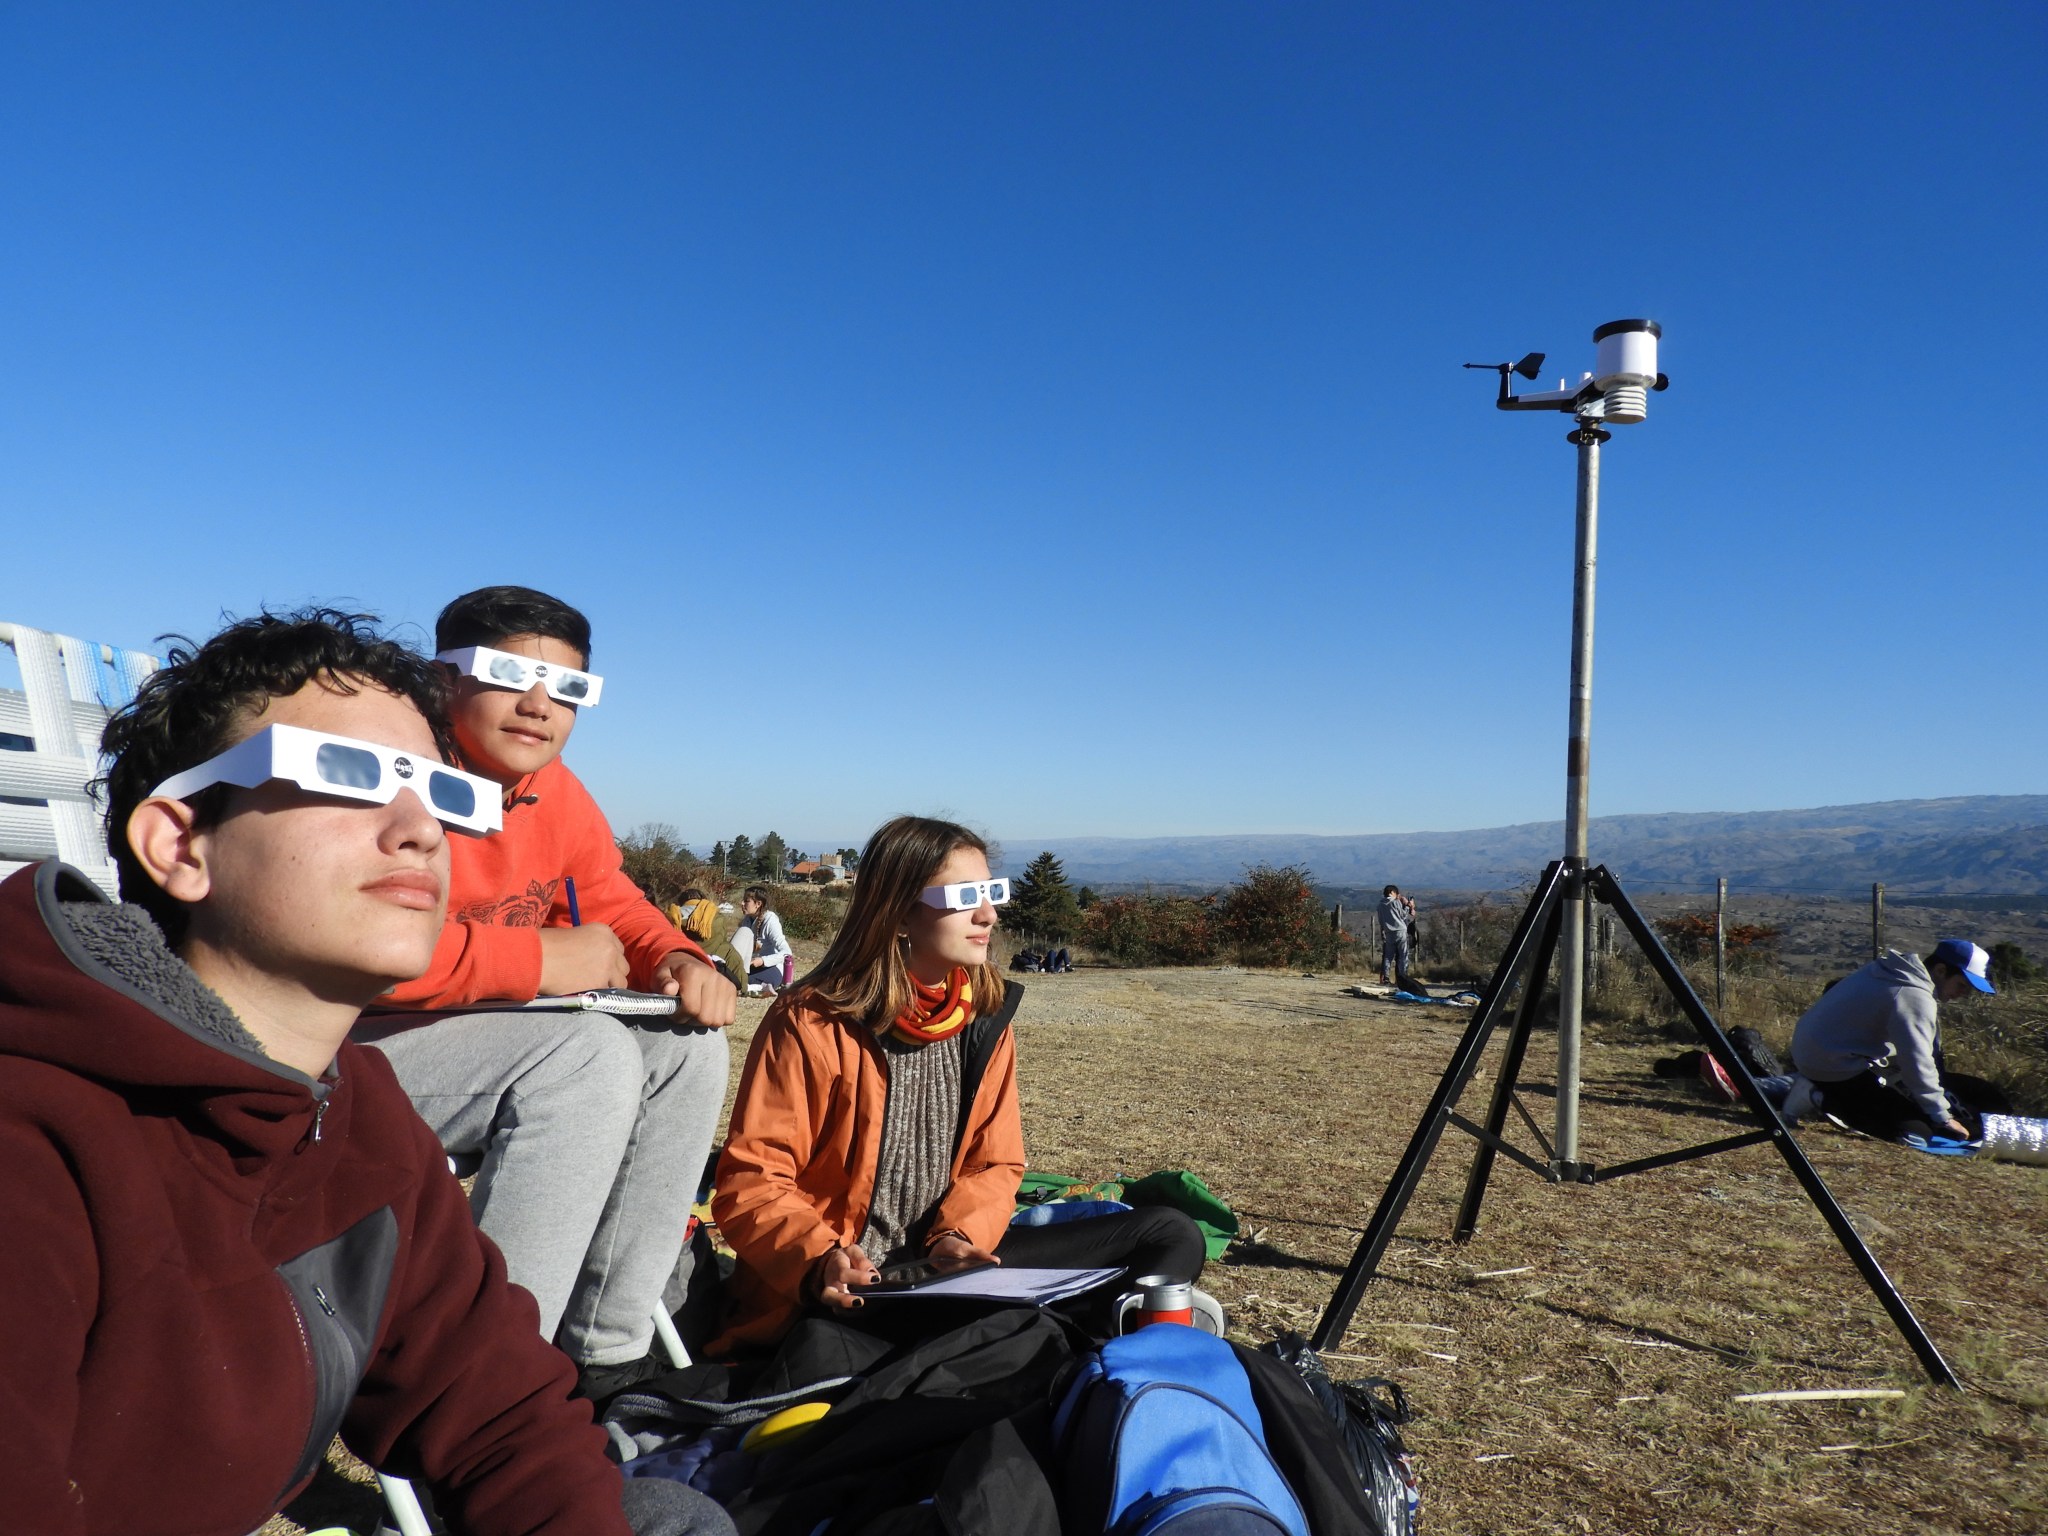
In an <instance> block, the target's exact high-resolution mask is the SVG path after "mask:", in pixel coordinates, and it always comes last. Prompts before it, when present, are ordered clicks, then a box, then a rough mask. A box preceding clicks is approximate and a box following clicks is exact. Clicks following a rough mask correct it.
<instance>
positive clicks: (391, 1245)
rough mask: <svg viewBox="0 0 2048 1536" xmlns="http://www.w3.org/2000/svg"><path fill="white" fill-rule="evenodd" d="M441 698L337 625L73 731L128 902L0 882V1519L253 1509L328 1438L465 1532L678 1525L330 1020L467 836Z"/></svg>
mask: <svg viewBox="0 0 2048 1536" xmlns="http://www.w3.org/2000/svg"><path fill="white" fill-rule="evenodd" d="M441 692H442V686H441V680H440V679H439V677H437V676H436V675H435V672H434V671H433V669H432V668H431V667H430V666H429V665H428V664H427V663H426V662H424V661H422V660H421V659H420V658H418V657H417V656H415V655H413V654H412V653H411V652H410V651H407V650H405V649H404V648H403V647H401V646H399V645H396V644H394V643H393V642H391V641H389V640H385V639H383V638H381V637H380V636H378V635H377V633H376V632H375V630H374V629H373V628H371V627H370V623H369V621H368V620H367V619H365V618H363V617H362V616H358V615H348V614H338V613H331V612H325V611H316V612H308V613H302V614H294V615H287V616H277V615H268V614H266V615H264V616H262V617H260V618H255V619H249V620H244V621H242V622H240V623H237V624H234V625H231V626H229V627H228V628H227V629H226V630H224V631H222V632H221V633H220V634H219V635H216V636H215V637H214V638H213V639H212V640H209V641H208V642H207V643H206V644H205V645H203V646H199V647H197V648H196V649H194V650H186V649H183V648H177V649H174V650H173V651H172V652H171V660H170V664H169V665H168V666H166V667H164V668H162V669H161V670H159V671H158V672H157V673H155V674H154V675H153V676H152V677H150V678H149V679H148V680H147V682H145V683H144V685H143V687H142V689H141V690H140V692H139V694H138V696H137V697H136V700H135V702H134V703H132V704H130V705H129V706H127V707H126V708H125V709H123V710H122V711H121V712H120V713H119V714H117V715H116V716H115V717H114V719H113V720H112V721H111V722H109V724H108V726H107V729H106V733H105V737H104V746H105V750H106V753H107V755H108V757H109V759H110V766H109V769H108V772H107V776H106V778H105V780H104V786H105V789H106V800H107V831H108V843H109V846H110V848H111V849H112V851H113V854H114V858H115V862H116V864H117V867H118V869H119V872H120V880H121V889H122V894H123V896H124V897H126V898H127V900H128V901H129V902H130V903H132V905H124V906H114V905H111V904H109V903H108V902H106V901H105V900H104V898H102V897H101V896H100V894H99V893H98V891H97V890H96V889H95V888H94V887H93V886H92V885H91V884H89V883H88V882H87V881H86V879H85V878H84V877H83V876H81V875H79V874H78V873H77V872H75V871H73V870H70V869H67V868H66V867H65V866H63V865H61V864H59V863H58V862H57V861H56V860H54V859H53V860H49V861H47V862H45V863H43V864H40V865H37V866H35V867H33V868H31V869H25V870H21V871H19V872H17V873H16V874H15V875H13V876H11V877H10V878H9V879H7V880H6V881H5V882H4V883H0V932H4V933H5V934H6V935H7V943H6V946H5V949H4V951H0V1168H4V1169H5V1170H6V1172H5V1176H4V1177H0V1233H4V1234H5V1240H4V1241H0V1423H4V1424H5V1425H6V1426H7V1428H6V1432H5V1433H4V1434H0V1530H7V1531H35V1532H41V1533H49V1536H96V1533H103V1532H104V1533H114V1532H119V1533H123V1536H149V1533H152V1532H172V1531H200V1530H209V1531H213V1530H217V1531H248V1530H254V1529H256V1528H257V1527H259V1526H261V1525H262V1524H263V1523H264V1522H265V1521H266V1520H268V1519H269V1518H270V1516H271V1515H272V1514H274V1513H275V1512H276V1511H277V1510H278V1509H279V1508H280V1507H282V1506H283V1505H284V1504H285V1503H287V1502H288V1501H289V1500H290V1499H291V1498H292V1497H293V1496H294V1495H295V1494H296V1493H297V1492H298V1491H299V1490H300V1489H301V1488H303V1487H304V1486H305V1485H306V1484H307V1483H308V1482H309V1481H310V1480H311V1478H312V1476H313V1474H314V1473H315V1472H316V1471H317V1470H318V1469H319V1467H320V1466H321V1464H322V1462H323V1460H324V1457H325V1453H326V1450H327V1446H328V1443H329V1441H330V1440H331V1439H332V1438H333V1436H334V1434H335V1433H336V1432H337V1431H339V1432H340V1433H341V1435H342V1436H343V1438H344V1439H345V1440H346V1441H347V1443H348V1444H349V1446H350V1447H351V1449H353V1450H354V1451H355V1452H356V1453H357V1454H358V1455H359V1456H361V1457H363V1458H364V1459H365V1460H367V1461H369V1462H371V1463H372V1464H373V1465H376V1466H379V1467H382V1468H385V1469H388V1470H390V1471H393V1472H397V1473H401V1474H404V1475H407V1476H411V1477H416V1478H422V1479H424V1480H426V1481H427V1482H428V1483H429V1484H430V1485H431V1486H432V1487H433V1488H434V1489H435V1491H436V1493H437V1494H438V1496H439V1500H440V1505H441V1508H442V1510H443V1512H444V1513H446V1514H447V1515H448V1516H449V1517H450V1518H451V1520H452V1521H453V1522H454V1524H455V1525H456V1526H457V1527H458V1528H460V1529H462V1530H465V1531H471V1532H478V1533H507V1536H509V1533H512V1532H531V1531H561V1532H569V1531H574V1532H577V1533H578V1536H582V1533H586V1532H606V1533H612V1536H624V1533H626V1532H627V1531H628V1530H629V1529H634V1528H637V1529H639V1530H641V1531H643V1532H645V1531H652V1530H655V1529H663V1530H673V1529H675V1528H676V1525H675V1520H676V1519H677V1512H676V1510H674V1509H668V1510H666V1511H665V1512H664V1511H663V1510H660V1509H656V1508H654V1507H652V1506H651V1505H647V1504H645V1503H643V1501H647V1500H649V1499H659V1500H664V1501H668V1502H670V1503H673V1502H674V1498H673V1495H672V1494H670V1493H666V1492H664V1493H663V1494H661V1495H649V1494H646V1493H643V1492H641V1491H639V1489H638V1487H637V1485H636V1487H635V1489H634V1490H633V1491H631V1492H630V1493H626V1494H623V1495H622V1491H621V1484H620V1479H619V1475H618V1473H617V1471H616V1470H615V1469H614V1468H613V1467H612V1466H611V1464H610V1463H609V1461H608V1460H607V1458H606V1456H605V1451H604V1446H605V1441H604V1436H603V1435H602V1434H601V1433H600V1432H599V1431H598V1430H597V1429H596V1428H595V1427H593V1425H592V1424H591V1422H590V1411H589V1408H588V1407H587V1406H586V1405H584V1404H582V1403H579V1402H576V1401H574V1400H573V1399H572V1397H571V1395H570V1394H571V1387H572V1385H573V1373H572V1371H571V1369H570V1366H569V1364H568V1362H566V1361H565V1360H563V1358H562V1357H561V1355H560V1354H559V1353H557V1352H556V1351H554V1350H552V1349H550V1348H548V1347H547V1346H546V1344H544V1343H543V1342H542V1341H541V1339H540V1338H539V1337H538V1336H537V1333H536V1328H535V1311H534V1305H533V1301H532V1298H531V1297H530V1296H528V1295H527V1294H526V1293H525V1292H523V1291H521V1290H519V1289H518V1288H517V1287H515V1286H513V1285H511V1284H509V1283H508V1282H507V1280H506V1276H505V1268H504V1263H503V1261H502V1259H501V1258H500V1257H499V1254H498V1250H497V1249H496V1247H495V1246H493V1245H492V1244H491V1243H490V1242H489V1241H488V1240H487V1239H485V1238H484V1237H483V1236H482V1235H481V1234H480V1233H479V1232H478V1231H477V1229H476V1226H475V1224H474V1223H473V1222H472V1221H471V1219H470V1216H469V1212H468V1211H467V1209H466V1208H465V1207H464V1204H463V1195H462V1190H461V1186H460V1185H459V1184H457V1182H456V1180H455V1179H454V1177H453V1176H452V1175H451V1174H450V1173H449V1171H448V1167H447V1163H446V1160H445V1158H444V1156H443V1154H442V1150H441V1148H440V1146H439V1145H438V1144H437V1142H436V1141H435V1139H434V1136H433V1134H432V1133H431V1132H430V1131H429V1130H428V1128H427V1127H426V1126H425V1125H423V1124H422V1123H421V1122H420V1119H419V1117H418V1116H417V1115H416V1114H415V1113H414V1112H413V1109H412V1106H411V1104H410V1103H409V1102H408V1101H407V1098H406V1096H405V1093H404V1091H403V1090H402V1089H401V1088H400V1087H399V1085H398V1083H397V1082H396V1081H395V1080H394V1078H393V1076H392V1073H391V1070H390V1068H389V1067H388V1066H387V1065H386V1063H385V1062H384V1060H383V1058H382V1057H380V1056H379V1055H378V1054H377V1053H376V1052H374V1051H370V1050H366V1049H363V1048H362V1047H360V1046H357V1045H353V1044H350V1043H348V1041H347V1038H346V1037H347V1034H348V1030H349V1027H350V1026H351V1025H352V1024H353V1023H354V1022H355V1020H356V1016H357V1012H358V1010H359V1009H361V1008H362V1006H363V1005H364V1004H366V1003H367V1002H369V1001H370V1000H371V999H372V998H374V997H376V996H377V995H378V994H379V993H381V992H382V991H384V990H385V989H386V988H388V987H389V986H391V985H392V984H393V983H394V982H397V981H400V980H403V979H405V978H408V977H411V976H413V975H416V974H418V972H420V971H421V970H422V969H424V968H425V967H426V966H427V964H428V963H429V962H430V961H431V960H432V958H433V955H434V947H435V944H436V941H437V940H438V938H439V935H440V930H441V923H442V914H443V911H444V904H445V900H446V891H447V881H448V866H449V852H450V847H451V845H452V844H456V843H468V842H472V841H476V840H479V839H483V838H487V837H489V836H491V835H494V834H493V832H492V829H493V827H494V826H495V825H496V823H497V821H498V820H499V816H500V806H499V803H498V800H497V797H496V794H495V786H494V785H492V784H491V783H489V782H487V781H484V780H481V779H479V778H477V777H476V776H474V775H472V774H470V773H468V772H466V771H463V770H459V769H456V768H452V767H450V766H449V764H448V761H447V752H446V746H447V742H446V740H445V734H444V733H445V724H444V722H443V720H442V717H441V714H440V707H441ZM145 1471H146V1473H147V1475H146V1476H142V1475H138V1473H139V1472H145ZM684 1491H685V1492H687V1490H684ZM622 1499H625V1500H631V1501H632V1513H631V1516H630V1524H629V1515H628V1513H627V1512H626V1510H625V1509H624V1508H622ZM692 1507H693V1508H694V1506H692ZM689 1518H695V1515H694V1514H692V1515H690V1516H689ZM705 1518H707V1519H711V1520H713V1522H714V1523H713V1524H712V1525H710V1526H706V1527H704V1528H705V1529H721V1528H722V1529H727V1530H729V1529H730V1527H729V1526H722V1527H721V1526H719V1525H718V1524H716V1520H717V1519H719V1518H722V1517H718V1516H716V1515H706V1516H705ZM664 1520H665V1521H667V1522H668V1523H667V1524H666V1525H663V1524H660V1523H659V1522H661V1521H664Z"/></svg>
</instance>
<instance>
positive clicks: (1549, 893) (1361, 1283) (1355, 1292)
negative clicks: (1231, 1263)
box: [1311, 864, 1563, 1349]
mask: <svg viewBox="0 0 2048 1536" xmlns="http://www.w3.org/2000/svg"><path fill="white" fill-rule="evenodd" d="M1562 869H1563V866H1562V865H1561V864H1552V865H1550V866H1549V867H1548V868H1547V869H1545V870H1544V871H1543V878H1542V879H1541V880H1540V881H1539V882H1538V883H1537V887H1536V894H1535V895H1534V896H1532V897H1531V898H1530V900H1529V905H1528V907H1527V909H1526V910H1525V911H1524V912H1523V913H1522V919H1521V921H1520V922H1519V923H1518V924H1516V926H1515V935H1514V937H1513V938H1512V939H1510V940H1509V941H1508V948H1507V953H1505V954H1504V955H1502V956H1501V959H1500V964H1499V965H1498V966H1496V967H1495V968H1494V972H1493V980H1492V981H1491V982H1489V983H1487V987H1486V995H1485V996H1484V997H1482V998H1481V999H1480V1001H1479V1006H1478V1008H1477V1009H1475V1010H1474V1011H1473V1015H1472V1022H1471V1023H1470V1024H1469V1025H1467V1026H1466V1028H1465V1034H1464V1038H1462V1039H1461V1040H1459V1042H1458V1048H1457V1050H1456V1051H1454V1052H1453V1053H1452V1055H1451V1064H1450V1065H1449V1066H1448V1067H1446V1068H1445V1069H1444V1075H1443V1077H1442V1078H1441V1079H1440V1080H1439V1081H1438V1083H1437V1085H1436V1093H1435V1095H1434V1096H1433V1097H1432V1098H1431V1099H1430V1101H1429V1108H1427V1109H1426V1110H1424V1111H1423V1112H1422V1120H1421V1122H1420V1123H1419V1124H1418V1125H1417V1126H1416V1127H1415V1134H1414V1135H1413V1136H1411V1137H1410V1138H1409V1140H1408V1150H1407V1151H1405V1152H1403V1153H1402V1154H1401V1161H1400V1163H1399V1164H1398V1165H1396V1167H1395V1169H1394V1176H1393V1178H1392V1179H1391V1180H1389V1181H1388V1183H1387V1187H1386V1191H1385V1193H1383V1194H1382V1195H1381V1196H1380V1203H1379V1206H1378V1208H1377V1209H1375V1210H1374V1211H1373V1213H1372V1220H1371V1221H1370V1222H1368V1223H1367V1224H1366V1228H1365V1235H1364V1236H1363V1237H1361V1238H1360V1239H1359V1242H1358V1247H1357V1249H1356V1250H1355V1251H1354V1252H1353V1253H1352V1255H1351V1263H1350V1265H1349V1266H1348V1267H1347V1268H1346V1269H1345V1271H1344V1278H1343V1279H1342V1280H1340V1281H1338V1282H1337V1291H1336V1294H1335V1295H1333V1296H1332V1297H1331V1298H1330V1305H1329V1306H1328V1307H1327V1308H1325V1309H1324V1312H1323V1316H1322V1321H1320V1322H1318V1323H1317V1324H1316V1331H1315V1337H1314V1339H1313V1340H1312V1341H1311V1342H1313V1344H1314V1345H1315V1347H1316V1348H1317V1349H1330V1348H1334V1347H1335V1346H1336V1344H1337V1343H1338V1342H1339V1341H1340V1340H1342V1339H1343V1337H1344V1330H1345V1329H1346V1328H1348V1327H1350V1326H1351V1314H1352V1313H1354V1312H1356V1311H1357V1310H1358V1299H1359V1297H1360V1296H1362V1295H1363V1294H1364V1293H1365V1288H1366V1286H1368V1285H1369V1284H1371V1283H1372V1277H1373V1276H1374V1275H1375V1274H1376V1273H1378V1271H1379V1264H1380V1255H1381V1254H1383V1253H1385V1252H1386V1248H1387V1244H1388V1243H1389V1242H1390V1241H1392V1240H1393V1236H1394V1229H1395V1228H1396V1227H1397V1226H1399V1225H1400V1222H1401V1213H1402V1212H1403V1211H1405V1210H1406V1209H1407V1208H1408V1201H1409V1200H1410V1199H1411V1198H1412V1197H1413V1196H1414V1194H1415V1186H1416V1184H1417V1183H1418V1182H1419V1181H1420V1180H1421V1178H1422V1171H1423V1169H1425V1168H1426V1167H1428V1166H1429V1159H1430V1155H1431V1154H1432V1153H1433V1152H1435V1151H1436V1144H1437V1141H1438V1139H1439V1138H1440V1137H1442V1135H1443V1131H1444V1124H1445V1122H1446V1121H1447V1120H1448V1119H1449V1118H1450V1113H1451V1110H1452V1108H1453V1106H1455V1105H1456V1104H1457V1102H1458V1096H1459V1095H1460V1094H1461V1093H1463V1092H1464V1091H1465V1085H1466V1084H1467V1083H1468V1082H1470V1081H1471V1080H1472V1074H1473V1072H1475V1071H1476V1070H1478V1067H1479V1058H1480V1056H1481V1055H1482V1054H1483V1053H1484V1052H1485V1050H1486V1041H1487V1037H1488V1036H1490V1035H1491V1034H1492V1033H1493V1028H1494V1024H1495V1022H1496V1020H1497V1019H1498V1018H1499V1016H1500V1011H1501V1005H1502V1004H1503V1002H1505V1000H1506V998H1507V991H1508V985H1509V983H1510V982H1512V981H1513V979H1514V976H1515V973H1516V972H1517V971H1518V970H1519V969H1520V968H1521V965H1522V962H1523V960H1524V959H1526V958H1527V954H1528V950H1529V947H1530V945H1531V944H1533V943H1534V942H1535V936H1536V932H1537V930H1538V928H1539V927H1540V926H1541V925H1542V923H1543V921H1544V919H1546V918H1547V917H1548V916H1549V915H1550V913H1551V912H1552V911H1553V910H1554V909H1555V908H1556V906H1557V901H1558V891H1559V888H1560V880H1561V871H1562Z"/></svg>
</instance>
